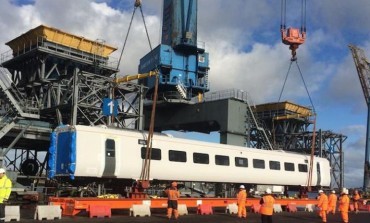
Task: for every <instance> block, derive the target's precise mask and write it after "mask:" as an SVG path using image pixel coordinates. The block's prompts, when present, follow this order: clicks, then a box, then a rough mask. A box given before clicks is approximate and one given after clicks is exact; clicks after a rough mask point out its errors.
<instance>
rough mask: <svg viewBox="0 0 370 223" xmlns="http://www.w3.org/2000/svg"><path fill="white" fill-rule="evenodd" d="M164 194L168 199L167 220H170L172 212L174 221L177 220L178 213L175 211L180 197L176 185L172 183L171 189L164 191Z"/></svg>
mask: <svg viewBox="0 0 370 223" xmlns="http://www.w3.org/2000/svg"><path fill="white" fill-rule="evenodd" d="M166 194H167V197H168V200H167V217H168V219H171V217H172V212H173V215H174V217H175V219H178V218H179V212H178V210H177V206H178V204H177V200H178V199H179V197H180V192H179V191H178V190H177V183H176V182H172V183H171V187H170V188H168V189H167V190H166Z"/></svg>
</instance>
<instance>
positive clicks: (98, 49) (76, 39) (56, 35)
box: [6, 25, 117, 57]
mask: <svg viewBox="0 0 370 223" xmlns="http://www.w3.org/2000/svg"><path fill="white" fill-rule="evenodd" d="M40 37H42V38H43V39H44V41H47V42H49V43H50V44H51V45H62V46H65V47H68V48H71V49H75V50H79V51H82V52H86V53H90V54H93V55H100V56H102V57H108V56H109V55H110V54H111V53H112V52H114V51H115V50H117V48H115V47H113V46H109V45H107V44H104V43H102V42H100V41H93V40H89V39H86V38H85V37H83V36H77V35H74V34H71V33H68V32H65V31H62V30H60V29H56V28H53V27H49V26H45V25H40V26H38V27H36V28H34V29H31V30H29V31H28V32H26V33H24V34H22V35H20V36H18V37H16V38H14V39H13V40H11V41H9V42H7V43H6V45H8V46H9V47H10V48H11V49H12V50H13V55H14V56H16V55H18V54H20V53H22V52H24V51H25V50H27V48H29V47H32V46H36V45H37V44H38V42H39V41H40V39H41V38H40Z"/></svg>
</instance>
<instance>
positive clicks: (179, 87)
mask: <svg viewBox="0 0 370 223" xmlns="http://www.w3.org/2000/svg"><path fill="white" fill-rule="evenodd" d="M176 89H177V91H178V92H179V93H180V95H181V97H182V98H184V99H186V94H187V92H186V87H185V86H184V84H183V83H182V82H181V81H178V82H177V85H176Z"/></svg>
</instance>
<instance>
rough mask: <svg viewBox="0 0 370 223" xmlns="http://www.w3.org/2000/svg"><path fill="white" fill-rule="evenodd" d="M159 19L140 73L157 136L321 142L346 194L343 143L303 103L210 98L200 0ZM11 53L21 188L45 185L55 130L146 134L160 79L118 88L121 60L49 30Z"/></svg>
mask: <svg viewBox="0 0 370 223" xmlns="http://www.w3.org/2000/svg"><path fill="white" fill-rule="evenodd" d="M180 2H183V3H184V2H185V3H184V4H180ZM163 11H164V12H163V13H164V14H163V15H164V19H163V20H164V21H163V24H164V25H163V32H162V44H160V45H159V46H158V47H156V48H155V49H154V50H153V51H152V52H150V53H148V54H147V55H146V56H144V57H143V58H142V59H141V60H140V66H139V73H148V72H150V71H153V70H158V72H159V74H158V76H159V99H160V101H159V102H158V106H157V111H156V114H157V115H156V119H155V120H156V121H155V130H157V131H164V130H182V131H196V132H205V133H209V132H213V131H219V132H220V142H221V143H224V144H233V145H242V146H245V145H248V146H250V147H255V148H259V149H270V150H272V149H285V150H291V151H296V152H303V153H309V151H310V147H311V145H312V143H313V142H312V139H313V137H312V135H313V134H316V135H318V136H319V137H317V138H316V139H315V145H316V146H315V154H316V155H319V156H320V157H325V158H328V159H329V160H330V165H331V168H332V185H331V187H333V188H334V187H335V188H342V187H343V160H342V157H343V148H342V146H343V142H344V141H345V139H346V136H343V135H341V134H336V133H332V132H330V131H321V130H320V131H317V132H312V131H310V130H309V129H310V126H311V124H312V122H311V120H310V117H311V115H312V111H311V109H310V108H307V107H304V106H301V105H297V104H294V103H291V102H279V103H272V104H264V105H258V106H252V105H251V103H250V98H248V95H247V94H246V92H245V91H240V90H227V91H221V92H208V91H209V86H208V70H209V64H208V63H209V62H208V57H209V55H208V53H206V52H205V47H204V45H203V46H199V45H198V43H197V23H196V22H197V19H196V17H197V15H196V11H197V1H190V0H185V1H167V0H165V1H164V10H163ZM175 34H176V35H175ZM7 45H8V46H9V47H10V48H11V51H10V52H7V53H4V54H2V55H1V67H0V71H1V73H0V95H1V98H0V105H1V110H0V112H1V117H0V142H1V149H2V154H1V158H0V160H1V161H2V162H3V165H6V166H7V168H8V169H10V170H13V171H15V172H17V173H19V175H21V177H22V176H23V177H24V179H26V180H25V181H27V182H23V183H28V184H30V183H37V182H39V181H38V179H40V178H43V177H45V171H46V169H47V159H48V158H47V156H48V155H47V151H48V148H49V143H50V140H49V137H50V133H51V132H52V130H53V129H54V128H55V127H57V126H59V125H63V124H70V125H76V124H78V125H94V126H95V125H106V126H110V127H116V128H133V129H137V130H143V129H148V128H149V126H148V123H149V120H148V117H150V115H149V114H150V108H151V107H150V106H151V104H150V103H149V104H148V105H144V99H145V98H147V99H151V98H152V93H153V91H154V77H152V78H151V77H148V78H144V79H141V80H140V81H139V83H135V82H132V81H129V82H127V81H125V82H122V83H118V82H117V81H116V79H115V78H114V77H113V76H115V74H117V73H118V70H117V68H116V63H115V62H116V61H111V59H110V58H109V55H110V54H111V53H112V52H113V51H114V50H116V48H114V47H112V46H109V45H107V44H105V43H104V42H103V41H93V40H88V39H85V38H82V37H79V36H76V35H73V34H70V33H67V32H65V31H62V30H58V29H56V28H53V27H48V26H44V25H40V26H38V27H36V28H34V29H32V30H30V31H28V32H26V33H24V34H22V35H20V36H19V37H16V38H15V39H13V40H11V41H9V42H8V43H7ZM207 92H208V93H207ZM149 101H150V100H149ZM34 179H35V180H34Z"/></svg>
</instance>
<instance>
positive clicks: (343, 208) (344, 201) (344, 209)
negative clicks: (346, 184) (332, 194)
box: [339, 188, 349, 223]
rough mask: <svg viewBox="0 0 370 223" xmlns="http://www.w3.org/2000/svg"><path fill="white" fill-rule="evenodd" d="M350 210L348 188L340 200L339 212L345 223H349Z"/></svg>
mask: <svg viewBox="0 0 370 223" xmlns="http://www.w3.org/2000/svg"><path fill="white" fill-rule="evenodd" d="M348 209H349V197H348V190H347V189H346V188H343V192H342V194H341V196H340V198H339V211H340V214H341V217H342V221H343V223H348Z"/></svg>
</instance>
